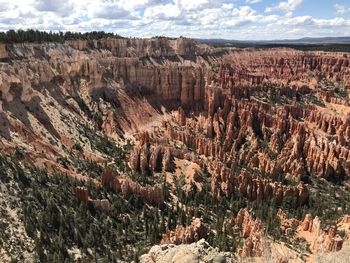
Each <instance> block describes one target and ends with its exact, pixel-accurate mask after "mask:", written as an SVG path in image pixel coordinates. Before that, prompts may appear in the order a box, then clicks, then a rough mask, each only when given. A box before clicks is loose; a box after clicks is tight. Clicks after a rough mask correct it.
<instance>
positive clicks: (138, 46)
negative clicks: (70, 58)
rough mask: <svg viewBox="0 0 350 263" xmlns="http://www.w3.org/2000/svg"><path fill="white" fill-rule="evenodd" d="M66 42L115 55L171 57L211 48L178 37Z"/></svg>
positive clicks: (197, 52)
mask: <svg viewBox="0 0 350 263" xmlns="http://www.w3.org/2000/svg"><path fill="white" fill-rule="evenodd" d="M66 44H67V45H69V46H71V47H73V48H75V49H78V50H87V49H102V50H109V51H111V52H112V54H113V55H114V56H116V57H157V58H158V57H171V56H177V55H180V56H189V55H191V56H192V55H204V54H209V53H210V52H211V51H212V48H211V47H209V46H207V45H203V44H198V43H196V42H195V41H194V40H193V39H188V38H178V39H174V40H171V39H168V38H151V39H140V38H104V39H99V40H68V41H66Z"/></svg>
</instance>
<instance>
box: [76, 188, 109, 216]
mask: <svg viewBox="0 0 350 263" xmlns="http://www.w3.org/2000/svg"><path fill="white" fill-rule="evenodd" d="M75 197H76V199H77V200H78V201H80V202H82V203H84V204H86V205H87V204H88V203H91V204H92V205H93V206H94V208H95V209H96V210H99V211H101V212H104V213H107V212H109V210H110V203H109V201H108V199H91V198H89V192H88V190H87V189H86V188H85V187H76V188H75Z"/></svg>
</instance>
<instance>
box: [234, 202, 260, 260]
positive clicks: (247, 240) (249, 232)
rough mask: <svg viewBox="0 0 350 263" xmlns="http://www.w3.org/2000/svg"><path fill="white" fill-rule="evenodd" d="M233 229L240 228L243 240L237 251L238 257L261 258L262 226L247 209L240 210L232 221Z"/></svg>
mask: <svg viewBox="0 0 350 263" xmlns="http://www.w3.org/2000/svg"><path fill="white" fill-rule="evenodd" d="M231 224H232V226H233V227H240V228H241V229H242V235H243V238H244V241H243V246H242V247H241V248H239V249H238V255H239V256H240V257H243V258H246V257H261V256H262V254H263V251H264V229H265V227H264V225H263V223H262V221H261V220H260V219H259V218H256V219H254V218H253V217H252V215H251V213H250V212H249V211H248V210H247V209H241V210H240V211H239V212H238V214H237V216H236V218H234V219H232V221H231Z"/></svg>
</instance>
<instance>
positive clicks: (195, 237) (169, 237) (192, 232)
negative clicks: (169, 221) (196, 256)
mask: <svg viewBox="0 0 350 263" xmlns="http://www.w3.org/2000/svg"><path fill="white" fill-rule="evenodd" d="M209 235H210V230H209V228H208V227H207V226H206V225H205V224H204V223H203V222H202V221H201V220H200V219H199V218H195V219H194V220H193V221H192V223H191V225H189V226H187V227H183V226H176V229H175V230H174V231H169V232H167V233H165V234H163V237H162V240H161V242H160V243H161V244H175V245H179V244H190V243H193V242H197V241H199V240H200V239H202V238H204V239H205V238H207V237H208V236H209Z"/></svg>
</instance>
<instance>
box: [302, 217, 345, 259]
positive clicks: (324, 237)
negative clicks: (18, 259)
mask: <svg viewBox="0 0 350 263" xmlns="http://www.w3.org/2000/svg"><path fill="white" fill-rule="evenodd" d="M298 231H299V232H298V236H301V237H304V238H305V239H306V240H307V241H308V242H309V243H310V248H311V250H312V251H316V252H319V253H327V252H335V251H339V250H340V249H341V248H342V245H343V239H342V238H341V237H340V236H339V235H337V229H336V227H329V228H328V229H326V230H324V229H322V228H321V221H320V219H319V217H318V216H316V217H315V218H313V216H312V215H310V214H307V215H306V216H305V219H304V221H303V222H302V224H301V225H300V226H299V228H298Z"/></svg>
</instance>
